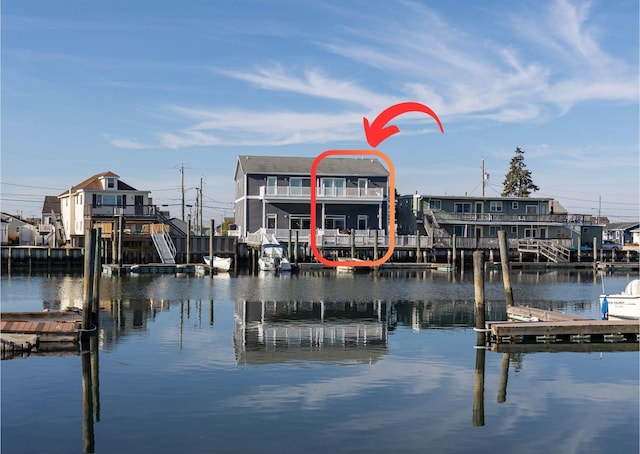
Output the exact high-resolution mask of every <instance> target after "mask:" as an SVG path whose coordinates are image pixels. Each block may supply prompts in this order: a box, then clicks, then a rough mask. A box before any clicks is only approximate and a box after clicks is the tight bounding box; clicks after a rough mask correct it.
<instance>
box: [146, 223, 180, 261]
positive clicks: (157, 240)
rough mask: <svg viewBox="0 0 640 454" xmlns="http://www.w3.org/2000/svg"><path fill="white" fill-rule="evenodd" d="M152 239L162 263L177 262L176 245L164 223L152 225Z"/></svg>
mask: <svg viewBox="0 0 640 454" xmlns="http://www.w3.org/2000/svg"><path fill="white" fill-rule="evenodd" d="M151 239H152V240H153V244H154V245H155V247H156V250H157V251H158V255H159V256H160V260H161V261H162V263H171V264H175V263H176V260H175V256H176V247H175V245H174V244H173V241H172V240H171V237H170V236H169V233H168V232H167V230H166V229H165V226H164V224H152V225H151Z"/></svg>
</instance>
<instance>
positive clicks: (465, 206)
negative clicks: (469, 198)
mask: <svg viewBox="0 0 640 454" xmlns="http://www.w3.org/2000/svg"><path fill="white" fill-rule="evenodd" d="M453 212H454V213H471V204H470V203H468V202H464V203H462V202H457V203H454V204H453Z"/></svg>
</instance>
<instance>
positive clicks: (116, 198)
mask: <svg viewBox="0 0 640 454" xmlns="http://www.w3.org/2000/svg"><path fill="white" fill-rule="evenodd" d="M96 206H118V207H119V206H122V195H115V194H114V195H105V194H98V195H96Z"/></svg>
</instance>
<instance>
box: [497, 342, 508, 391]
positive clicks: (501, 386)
mask: <svg viewBox="0 0 640 454" xmlns="http://www.w3.org/2000/svg"><path fill="white" fill-rule="evenodd" d="M508 379H509V353H503V354H502V367H501V369H500V382H499V383H498V403H499V404H501V403H503V402H505V401H506V400H507V380H508Z"/></svg>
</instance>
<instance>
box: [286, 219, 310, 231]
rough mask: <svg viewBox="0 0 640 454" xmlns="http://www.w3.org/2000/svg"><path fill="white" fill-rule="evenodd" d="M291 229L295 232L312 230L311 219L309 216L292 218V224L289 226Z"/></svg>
mask: <svg viewBox="0 0 640 454" xmlns="http://www.w3.org/2000/svg"><path fill="white" fill-rule="evenodd" d="M289 228H291V229H294V230H300V229H305V230H307V229H310V228H311V218H310V217H308V216H291V224H290V225H289Z"/></svg>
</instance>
